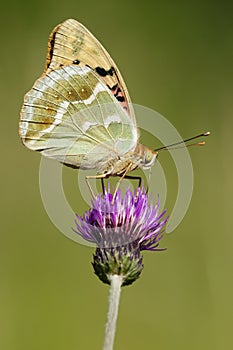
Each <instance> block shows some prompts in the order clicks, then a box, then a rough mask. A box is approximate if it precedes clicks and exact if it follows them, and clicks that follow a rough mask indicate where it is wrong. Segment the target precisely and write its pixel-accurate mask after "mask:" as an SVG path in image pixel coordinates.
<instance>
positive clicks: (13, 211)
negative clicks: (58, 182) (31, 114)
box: [0, 0, 233, 350]
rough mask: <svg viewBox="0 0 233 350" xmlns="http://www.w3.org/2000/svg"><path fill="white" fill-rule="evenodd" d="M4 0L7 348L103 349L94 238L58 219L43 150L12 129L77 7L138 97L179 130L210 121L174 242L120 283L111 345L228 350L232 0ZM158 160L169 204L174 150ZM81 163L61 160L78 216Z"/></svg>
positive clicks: (2, 268)
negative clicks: (44, 198) (46, 184)
mask: <svg viewBox="0 0 233 350" xmlns="http://www.w3.org/2000/svg"><path fill="white" fill-rule="evenodd" d="M0 7H1V12H0V13H1V15H0V16H1V21H0V26H1V45H2V49H1V65H0V98H1V123H2V124H1V143H2V146H1V149H2V153H3V154H2V165H1V208H0V209H1V210H0V212H1V235H0V237H1V242H0V272H1V274H0V310H1V312H0V333H1V336H0V348H1V349H4V350H13V349H16V350H21V349H22V350H25V349H34V350H37V349H38V350H39V349H40V350H41V349H50V350H51V349H56V350H67V349H72V350H74V349H101V347H102V342H103V335H104V324H105V320H106V312H107V299H108V287H107V286H106V285H103V284H101V283H100V282H99V280H98V279H97V278H96V277H95V276H94V274H93V271H92V267H91V265H90V261H91V259H92V253H93V249H92V248H87V247H85V246H82V245H79V244H77V243H74V242H73V241H71V240H69V239H67V238H66V237H65V236H64V235H62V234H61V233H60V232H59V231H58V230H57V229H56V228H55V227H54V226H53V224H52V223H51V222H50V220H49V218H48V216H47V214H46V212H45V210H44V208H43V205H42V202H41V198H40V192H39V184H38V167H39V162H40V155H39V154H37V153H34V152H30V151H28V150H26V148H24V147H23V146H22V145H21V142H20V139H19V137H18V131H17V129H18V119H19V111H20V108H21V105H22V101H23V96H24V94H25V92H26V91H27V90H29V89H30V88H31V86H32V84H33V82H34V80H35V79H36V78H37V77H39V76H40V75H41V72H42V70H43V67H44V62H45V57H46V50H47V48H46V46H47V39H48V35H49V33H50V31H51V30H52V29H53V27H54V26H55V25H57V24H58V23H60V22H62V21H63V20H65V19H67V18H75V19H77V20H79V21H80V22H82V23H83V24H85V25H86V26H87V27H88V28H89V29H90V30H91V31H92V32H93V33H94V34H95V35H96V36H97V38H98V39H99V40H100V41H101V42H102V43H103V45H104V46H105V47H106V48H107V50H108V51H109V52H110V53H111V55H112V56H113V58H114V59H115V61H116V62H117V63H118V66H119V67H120V70H121V72H122V74H123V76H124V77H125V79H126V82H127V85H128V88H129V90H130V93H131V97H132V100H133V102H135V103H138V104H141V105H145V106H148V107H150V108H152V109H155V110H157V111H158V112H160V113H161V114H162V115H164V116H165V117H167V118H168V120H169V121H170V122H171V123H172V124H173V125H174V126H175V127H176V128H177V130H178V131H179V132H180V134H181V135H182V136H183V137H188V136H192V135H195V134H196V133H199V132H201V131H206V130H210V131H211V132H212V136H211V137H209V138H208V139H207V140H206V141H207V145H206V146H205V147H204V148H200V149H199V148H194V149H192V150H190V153H191V157H192V161H193V167H194V175H195V183H194V186H195V187H194V193H193V198H192V202H191V205H190V208H189V211H188V213H187V215H186V216H185V218H184V220H183V221H182V223H181V224H180V226H179V227H178V228H177V229H176V231H175V232H174V233H172V234H170V235H167V236H166V237H165V239H164V240H163V242H162V246H166V247H168V250H167V251H165V252H162V253H146V254H144V265H145V268H144V271H143V274H142V276H141V278H140V279H139V280H138V281H137V282H136V283H135V284H134V285H133V286H131V287H125V288H124V290H123V292H122V299H121V305H120V313H119V320H118V328H117V335H116V342H115V349H120V350H128V349H135V350H137V349H138V350H139V349H160V350H167V349H179V350H181V349H182V350H183V349H190V350H197V349H211V350H213V349H220V348H225V349H231V348H232V347H233V336H232V322H233V317H232V313H233V310H232V307H233V302H232V299H233V298H232V296H233V280H232V270H233V234H232V229H231V226H232V223H231V220H230V218H231V212H232V204H231V203H232V170H233V165H232V130H233V119H232V112H233V99H232V94H233V69H232V62H233V6H232V4H231V2H228V1H214V2H213V1H188V2H187V1H161V0H159V1H156V2H154V3H153V2H151V1H148V0H145V1H143V2H142V1H129V0H124V1H121V0H119V1H117V2H116V1H105V0H104V1H99V2H96V1H93V0H92V1H89V0H86V1H79V0H75V1H74V0H67V1H54V0H51V1H44V0H41V1H30V2H28V1H26V0H23V1H20V2H16V1H11V2H9V1H8V2H2V3H1V5H0ZM166 160H167V161H166ZM160 161H161V163H162V165H163V167H164V169H165V171H166V176H167V179H168V191H169V192H168V194H169V198H171V200H169V199H168V201H167V207H168V211H171V210H172V203H173V200H174V198H175V194H176V189H177V188H176V187H177V184H176V176H175V175H174V174H175V172H174V169H173V168H174V166H173V165H172V161H171V160H170V159H169V156H168V155H166V154H165V153H164V155H163V156H161V157H160ZM74 174H75V172H74V171H73V170H72V169H66V170H65V171H64V178H65V181H64V183H65V188H66V192H67V196H68V197H69V198H70V201H71V202H72V203H73V207H74V210H76V211H79V213H82V212H83V210H84V209H86V208H87V206H86V205H85V204H83V203H82V202H81V201H80V197H79V195H78V192H77V191H73V188H74V187H75V185H76V183H75V181H76V174H75V175H74ZM173 175H174V176H173ZM69 179H72V181H71V180H69ZM227 220H228V221H227ZM229 220H230V221H229Z"/></svg>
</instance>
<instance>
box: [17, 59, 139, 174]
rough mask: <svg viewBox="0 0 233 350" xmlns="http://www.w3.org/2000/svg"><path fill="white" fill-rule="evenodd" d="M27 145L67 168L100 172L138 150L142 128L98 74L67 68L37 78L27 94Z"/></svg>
mask: <svg viewBox="0 0 233 350" xmlns="http://www.w3.org/2000/svg"><path fill="white" fill-rule="evenodd" d="M20 136H21V138H22V140H23V142H24V144H25V145H26V146H27V147H28V148H30V149H33V150H36V151H40V152H41V153H42V154H43V155H45V156H47V157H50V158H55V159H57V160H59V161H61V162H63V163H65V164H67V165H70V166H73V167H76V168H82V169H94V168H97V169H98V168H99V167H100V166H101V164H102V163H106V162H109V161H111V160H112V159H116V158H119V157H121V156H122V155H124V154H125V153H127V152H128V151H130V150H133V149H134V148H135V146H136V144H137V138H138V136H137V129H136V126H135V124H134V122H133V120H132V118H131V117H130V116H129V114H128V113H127V112H126V111H125V109H124V108H123V107H122V105H121V104H120V103H119V102H118V101H117V100H116V99H115V97H114V96H113V94H112V93H111V91H110V90H109V88H108V87H107V86H106V84H105V83H104V82H103V81H102V79H101V78H100V77H99V75H98V74H97V73H96V72H95V71H93V70H92V69H91V68H89V67H87V66H76V65H70V66H64V67H61V68H59V69H55V70H52V71H50V72H48V73H47V74H46V75H44V76H42V77H41V78H40V79H38V80H37V81H36V82H35V84H34V86H33V88H32V89H31V90H30V91H29V92H28V93H27V94H26V95H25V99H24V104H23V107H22V111H21V120H20Z"/></svg>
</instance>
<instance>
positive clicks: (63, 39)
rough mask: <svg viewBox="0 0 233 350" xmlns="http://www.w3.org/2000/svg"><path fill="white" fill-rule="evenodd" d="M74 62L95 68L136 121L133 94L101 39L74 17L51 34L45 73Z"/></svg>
mask: <svg viewBox="0 0 233 350" xmlns="http://www.w3.org/2000/svg"><path fill="white" fill-rule="evenodd" d="M71 64H77V65H79V66H88V67H91V68H92V69H93V70H95V71H96V73H97V74H98V75H99V76H100V78H101V79H102V80H103V81H104V82H105V84H106V85H107V86H108V88H109V89H110V91H111V92H112V94H113V95H114V97H115V98H116V99H117V100H118V101H119V102H120V103H121V104H122V106H123V107H124V108H125V109H126V110H127V112H128V114H129V115H130V117H131V119H133V121H134V124H136V121H135V115H134V111H133V108H132V105H131V103H130V97H129V93H128V90H127V87H126V85H125V83H124V80H123V78H122V76H121V74H120V71H119V70H118V68H117V66H116V64H115V63H114V61H113V59H112V58H111V57H110V55H109V54H108V52H107V51H106V50H105V49H104V47H103V46H102V45H101V44H100V42H99V41H98V40H97V39H96V38H95V37H94V36H93V35H92V34H91V33H90V32H89V31H88V30H87V29H86V28H85V27H84V26H83V25H82V24H81V23H79V22H77V21H75V20H74V19H68V20H66V21H65V22H63V23H61V24H59V25H58V26H57V27H55V28H54V30H53V31H52V33H51V34H50V37H49V42H48V53H47V62H46V68H45V74H47V73H48V72H50V71H51V70H54V69H58V68H60V67H62V66H67V65H71Z"/></svg>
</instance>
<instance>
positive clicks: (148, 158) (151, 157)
mask: <svg viewBox="0 0 233 350" xmlns="http://www.w3.org/2000/svg"><path fill="white" fill-rule="evenodd" d="M157 155H158V152H156V151H152V150H151V149H149V148H147V147H145V146H144V152H143V158H142V168H143V169H150V168H151V167H152V166H153V165H154V163H155V160H156V157H157Z"/></svg>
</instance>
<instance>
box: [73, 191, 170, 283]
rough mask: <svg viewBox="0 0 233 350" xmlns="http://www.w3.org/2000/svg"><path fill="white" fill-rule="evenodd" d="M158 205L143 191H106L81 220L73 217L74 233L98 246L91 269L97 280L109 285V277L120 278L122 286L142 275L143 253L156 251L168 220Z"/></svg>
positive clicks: (95, 199) (77, 216) (158, 203)
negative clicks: (122, 280)
mask: <svg viewBox="0 0 233 350" xmlns="http://www.w3.org/2000/svg"><path fill="white" fill-rule="evenodd" d="M159 210H160V201H159V200H158V202H157V204H156V205H155V206H154V205H153V204H152V203H150V202H149V200H148V196H147V194H146V191H145V190H144V189H140V188H137V190H136V191H135V192H134V193H133V192H132V191H131V190H130V189H128V190H127V191H126V193H125V195H123V194H122V192H121V190H118V191H117V192H116V195H115V197H114V200H113V195H112V194H111V193H110V189H108V190H107V191H106V192H105V194H104V195H102V194H99V195H97V197H96V198H94V200H93V202H92V206H91V208H90V209H89V210H88V211H87V212H85V213H84V215H83V217H80V216H79V215H77V214H76V221H75V223H76V230H74V231H75V232H76V233H77V234H79V235H80V236H81V237H82V238H84V239H85V240H87V241H89V242H92V243H95V244H96V245H97V248H96V252H95V255H94V262H93V267H94V270H95V273H96V274H97V275H98V277H99V278H100V279H101V280H102V281H103V282H105V283H109V277H108V276H109V275H113V274H118V275H123V277H124V282H123V285H124V284H130V283H132V282H133V281H134V280H135V279H137V278H138V277H139V275H140V273H141V271H142V268H143V265H142V255H141V254H140V252H141V251H143V250H151V251H156V250H161V249H159V248H158V245H159V241H160V239H161V238H162V231H163V228H164V226H165V224H166V222H167V219H168V217H164V216H165V213H166V211H163V212H162V213H161V214H160V213H159Z"/></svg>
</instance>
